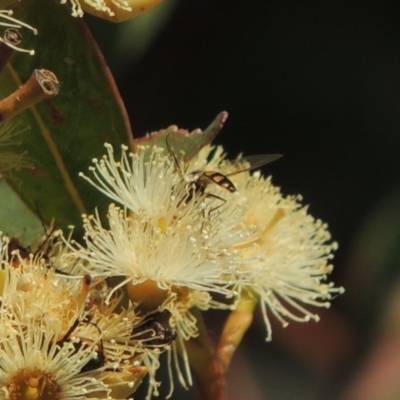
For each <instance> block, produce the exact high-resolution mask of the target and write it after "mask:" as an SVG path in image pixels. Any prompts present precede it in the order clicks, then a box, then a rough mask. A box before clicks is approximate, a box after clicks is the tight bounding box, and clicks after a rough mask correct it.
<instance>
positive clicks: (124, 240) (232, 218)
mask: <svg viewBox="0 0 400 400" xmlns="http://www.w3.org/2000/svg"><path fill="white" fill-rule="evenodd" d="M184 138H185V137H184V136H182V139H181V141H182V143H184V140H185V139H184ZM178 143H179V141H178ZM105 146H106V149H107V154H106V155H104V156H103V157H102V158H101V159H100V160H98V159H94V160H93V164H94V165H93V166H92V167H90V168H89V170H90V174H89V175H90V176H87V175H85V174H83V173H82V174H81V176H82V177H83V178H84V179H86V180H87V181H88V182H89V183H90V184H91V185H93V186H94V187H95V188H96V189H97V190H99V191H100V192H101V193H103V194H104V195H105V196H107V197H108V198H110V200H111V201H112V202H111V203H110V205H109V209H108V214H107V215H100V214H99V212H97V211H96V213H95V214H94V215H84V216H83V227H84V231H85V234H84V237H83V241H82V242H79V241H74V240H72V239H71V238H70V237H68V238H65V237H63V235H62V233H61V232H53V233H51V234H50V235H48V236H47V237H46V238H44V239H43V240H42V242H41V243H40V244H39V245H38V246H37V250H36V251H33V253H32V254H29V252H28V251H27V250H26V249H24V248H23V247H21V246H20V245H19V244H18V242H17V241H16V240H15V239H11V240H9V239H8V238H6V237H5V236H3V237H2V243H1V246H2V247H1V263H2V265H1V270H0V278H1V279H0V295H1V319H0V324H1V325H0V331H1V332H2V335H1V337H0V391H1V390H2V391H3V393H4V395H5V396H6V398H19V397H18V396H22V397H24V396H25V397H26V398H28V397H27V396H28V394H29V396H30V397H29V398H32V399H40V398H42V397H40V396H39V394H38V391H42V393H47V395H48V396H50V397H51V396H54V398H58V397H57V396H61V397H60V398H66V399H69V398H71V399H72V398H74V399H94V398H104V397H107V398H109V399H119V398H126V397H127V396H129V395H130V394H131V393H133V392H134V390H135V389H136V388H137V386H138V385H139V384H140V382H141V381H142V379H143V377H144V376H145V375H146V374H147V375H148V376H149V389H148V398H150V397H152V396H153V395H158V394H159V392H158V387H159V384H160V383H159V382H158V381H157V379H156V371H157V369H158V368H159V366H160V365H162V359H161V358H160V356H161V354H162V353H163V352H165V353H166V354H167V366H168V370H169V376H170V392H169V397H170V396H171V395H172V391H173V385H174V384H173V381H174V378H173V376H176V378H177V379H178V381H179V382H180V383H181V384H182V386H184V387H188V386H190V385H191V384H192V377H191V372H190V366H189V357H188V354H187V350H186V343H187V341H189V340H191V339H192V338H195V337H196V336H198V335H199V331H198V324H197V318H196V315H197V313H198V311H196V310H201V311H205V310H208V309H211V308H213V309H221V310H234V309H235V307H236V305H237V304H238V301H239V300H240V299H241V296H242V294H243V295H244V293H245V294H246V295H248V294H249V293H250V294H251V295H252V296H253V297H254V298H255V299H257V300H258V301H259V303H260V305H261V310H262V314H263V317H264V321H265V324H266V330H267V336H266V338H267V340H270V339H271V323H270V317H271V316H275V317H276V318H277V320H278V321H280V322H281V323H282V325H283V326H286V325H287V324H288V321H289V320H294V321H300V322H305V321H309V320H311V319H314V320H318V315H317V314H315V313H314V312H312V311H310V310H309V308H308V306H314V307H315V306H316V307H329V305H330V300H331V299H332V298H333V297H334V296H336V295H337V294H339V293H341V292H342V291H343V289H342V288H337V287H334V285H333V284H332V283H328V282H327V281H326V280H327V276H328V274H329V273H330V272H331V270H332V267H331V265H330V264H329V263H330V260H331V258H332V251H334V250H335V249H336V247H337V244H336V243H335V242H333V241H332V240H331V237H330V234H329V232H328V230H327V226H326V224H323V223H322V222H321V221H319V220H315V219H314V218H313V217H312V216H310V215H309V214H308V213H307V207H304V206H302V205H301V198H300V197H299V196H297V197H284V196H283V195H282V194H281V192H280V190H279V188H277V187H274V186H273V185H272V183H271V179H270V178H264V177H262V176H261V174H260V172H259V171H258V172H255V173H251V172H250V167H249V165H248V164H247V161H246V160H245V159H240V158H239V159H238V160H236V161H235V162H230V161H228V160H226V159H225V155H224V152H223V149H222V148H221V147H218V148H212V147H211V146H206V147H204V148H203V149H202V150H199V151H198V152H197V154H195V155H193V154H190V157H188V156H186V157H185V148H184V149H183V151H182V152H179V149H177V150H176V152H175V150H174V151H172V150H171V148H170V147H168V149H169V151H167V150H165V149H163V148H160V147H157V146H138V147H137V149H136V152H135V153H130V152H129V150H128V148H127V147H126V146H122V148H121V156H118V157H117V156H115V155H114V149H113V147H112V146H111V145H109V144H106V145H105ZM237 168H239V169H240V170H241V172H240V173H237V174H234V173H232V171H234V170H235V169H237ZM226 189H228V190H226ZM110 279H114V283H113V285H111V286H109V284H108V282H109V280H110ZM124 293H125V294H127V296H124ZM33 353H34V354H36V355H37V356H35V357H34V358H32V356H31V354H33ZM7 396H8V397H7ZM13 396H14V397H13ZM52 398H53V397H52Z"/></svg>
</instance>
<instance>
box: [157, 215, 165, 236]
mask: <svg viewBox="0 0 400 400" xmlns="http://www.w3.org/2000/svg"><path fill="white" fill-rule="evenodd" d="M158 227H159V228H160V229H161V233H162V234H163V235H165V234H166V233H167V220H166V219H165V218H164V217H162V218H159V219H158Z"/></svg>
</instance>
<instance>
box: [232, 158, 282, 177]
mask: <svg viewBox="0 0 400 400" xmlns="http://www.w3.org/2000/svg"><path fill="white" fill-rule="evenodd" d="M281 157H283V154H258V155H254V156H247V157H243V158H241V159H240V160H237V161H235V163H236V167H234V170H233V171H229V172H227V173H226V174H224V175H225V176H232V175H236V174H240V173H241V172H245V171H251V170H253V169H258V168H261V167H263V166H264V165H266V164H269V163H271V162H273V161H276V160H278V159H279V158H281ZM238 162H239V163H240V164H239V165H237V163H238Z"/></svg>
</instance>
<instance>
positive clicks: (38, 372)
mask: <svg viewBox="0 0 400 400" xmlns="http://www.w3.org/2000/svg"><path fill="white" fill-rule="evenodd" d="M2 322H3V321H1V320H0V323H2ZM58 334H59V332H51V331H49V330H48V329H44V328H43V327H40V326H34V325H27V326H25V327H24V328H22V327H19V328H18V329H15V330H13V331H11V332H10V334H9V335H8V336H7V337H2V338H0V397H1V398H7V399H17V398H18V399H35V400H36V399H37V400H39V399H42V398H48V399H65V400H67V399H70V400H80V399H90V398H93V399H94V398H98V397H99V396H101V397H103V398H104V397H107V395H108V393H109V392H110V391H109V389H108V387H107V386H106V385H105V384H104V383H103V382H102V381H101V380H99V379H94V377H93V376H91V375H88V374H85V373H81V369H82V367H83V366H85V365H86V364H87V363H88V362H89V361H90V360H91V359H92V357H93V348H94V344H92V345H90V344H87V345H85V346H82V347H81V348H80V349H79V351H77V349H76V348H75V346H74V345H73V344H72V343H70V342H64V343H57V342H56V340H55V338H56V337H57V336H58Z"/></svg>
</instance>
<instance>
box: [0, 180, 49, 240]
mask: <svg viewBox="0 0 400 400" xmlns="http://www.w3.org/2000/svg"><path fill="white" fill-rule="evenodd" d="M0 199H1V203H0V231H1V232H3V233H4V234H6V235H7V236H9V237H13V236H17V237H18V239H19V240H20V241H21V242H22V243H24V244H25V245H26V246H28V245H29V244H30V243H32V242H33V241H34V240H36V239H37V238H38V237H41V236H43V235H44V234H45V230H44V228H43V226H42V224H41V223H40V221H39V219H38V218H36V217H35V215H34V214H33V213H32V212H31V211H30V210H28V209H27V208H26V206H25V204H24V203H22V201H21V199H20V198H19V197H18V196H17V195H16V194H15V193H14V192H13V191H12V190H11V188H10V187H9V186H8V185H7V183H6V182H5V181H4V180H1V181H0Z"/></svg>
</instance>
